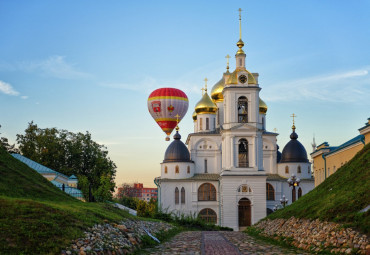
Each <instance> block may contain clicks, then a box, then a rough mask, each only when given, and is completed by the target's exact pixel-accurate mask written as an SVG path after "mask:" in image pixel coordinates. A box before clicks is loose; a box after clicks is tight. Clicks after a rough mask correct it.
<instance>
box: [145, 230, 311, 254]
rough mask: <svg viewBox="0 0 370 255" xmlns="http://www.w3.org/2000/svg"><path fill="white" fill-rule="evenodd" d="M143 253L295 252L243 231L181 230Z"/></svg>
mask: <svg viewBox="0 0 370 255" xmlns="http://www.w3.org/2000/svg"><path fill="white" fill-rule="evenodd" d="M144 253H146V254H179V255H180V254H181V255H182V254H184V255H185V254H189V255H229V254H230V255H239V254H261V255H262V254H264V255H273V254H297V253H296V252H295V251H294V250H293V249H292V250H290V249H286V248H281V247H279V246H274V245H271V244H266V243H264V242H262V241H260V240H256V239H254V238H253V237H251V236H249V235H247V234H245V233H243V232H232V231H221V232H216V231H212V232H210V231H204V232H200V231H188V232H182V233H180V234H178V235H176V236H175V237H174V238H172V239H171V240H170V241H168V242H166V243H162V244H160V245H158V246H157V247H155V248H151V249H148V250H146V251H144ZM299 254H308V253H299Z"/></svg>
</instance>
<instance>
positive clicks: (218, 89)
mask: <svg viewBox="0 0 370 255" xmlns="http://www.w3.org/2000/svg"><path fill="white" fill-rule="evenodd" d="M224 87H225V79H224V77H222V79H221V80H219V81H218V82H217V83H216V84H215V85H214V86H213V87H212V90H211V97H212V99H213V101H214V102H215V103H217V102H222V101H224V96H223V95H222V90H223V89H224Z"/></svg>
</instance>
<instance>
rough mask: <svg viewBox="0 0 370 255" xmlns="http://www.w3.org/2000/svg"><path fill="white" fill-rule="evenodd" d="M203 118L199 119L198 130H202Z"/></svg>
mask: <svg viewBox="0 0 370 255" xmlns="http://www.w3.org/2000/svg"><path fill="white" fill-rule="evenodd" d="M202 120H203V118H199V130H203V122H202Z"/></svg>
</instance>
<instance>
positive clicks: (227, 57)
mask: <svg viewBox="0 0 370 255" xmlns="http://www.w3.org/2000/svg"><path fill="white" fill-rule="evenodd" d="M225 58H226V59H227V60H226V61H227V64H226V70H227V71H229V60H230V56H229V54H227V55H226V57H225Z"/></svg>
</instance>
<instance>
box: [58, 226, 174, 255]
mask: <svg viewBox="0 0 370 255" xmlns="http://www.w3.org/2000/svg"><path fill="white" fill-rule="evenodd" d="M172 228H173V226H172V225H171V224H168V223H165V222H154V221H141V220H131V219H125V220H124V221H122V222H120V223H119V224H109V223H105V224H97V225H95V226H93V227H92V228H90V229H88V230H87V231H85V236H84V237H82V238H79V239H76V240H74V241H73V242H72V244H71V245H70V246H69V247H67V249H65V250H63V251H62V252H61V254H64V255H69V254H79V255H85V254H98V255H102V254H117V255H121V254H131V253H132V252H133V251H134V250H136V249H137V248H139V247H140V243H141V238H142V237H143V236H145V235H147V233H146V231H145V230H147V231H148V232H149V233H151V234H153V235H155V234H156V233H159V232H163V231H168V230H170V229H172Z"/></svg>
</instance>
